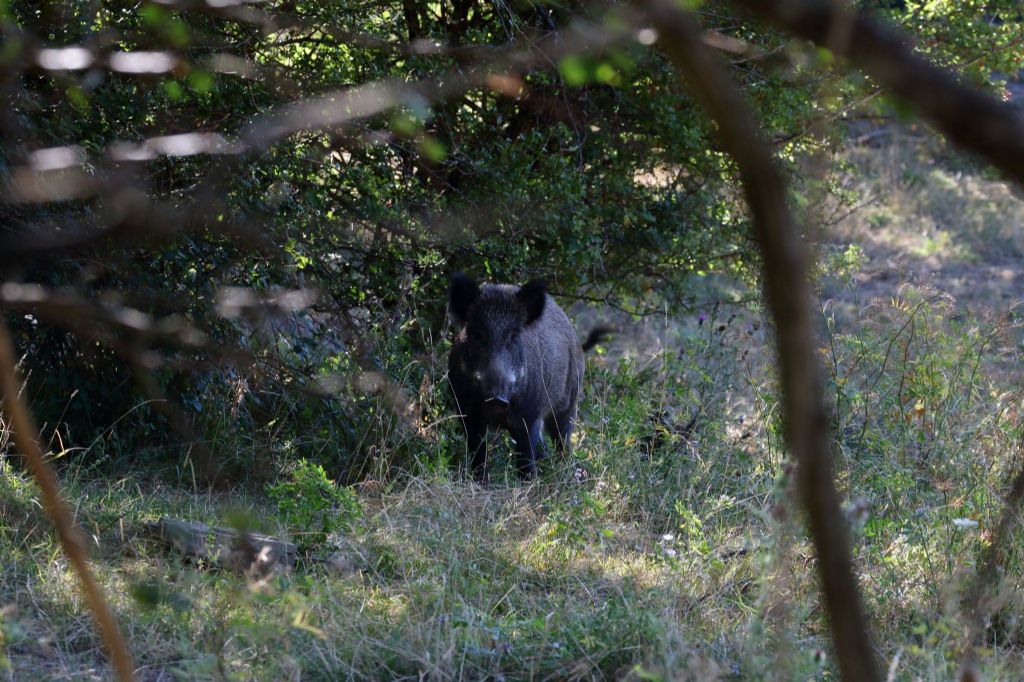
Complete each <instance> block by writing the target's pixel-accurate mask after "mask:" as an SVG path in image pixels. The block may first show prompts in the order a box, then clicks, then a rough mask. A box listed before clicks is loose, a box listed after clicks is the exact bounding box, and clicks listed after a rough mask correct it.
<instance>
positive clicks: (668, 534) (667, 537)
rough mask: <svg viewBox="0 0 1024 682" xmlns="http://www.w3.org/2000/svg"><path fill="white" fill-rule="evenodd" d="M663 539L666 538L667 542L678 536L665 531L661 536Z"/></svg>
mask: <svg viewBox="0 0 1024 682" xmlns="http://www.w3.org/2000/svg"><path fill="white" fill-rule="evenodd" d="M661 539H662V540H664V541H665V542H672V541H673V540H675V539H676V536H675V535H672V533H665V534H664V535H662V536H661Z"/></svg>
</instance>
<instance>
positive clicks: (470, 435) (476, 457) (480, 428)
mask: <svg viewBox="0 0 1024 682" xmlns="http://www.w3.org/2000/svg"><path fill="white" fill-rule="evenodd" d="M462 427H463V428H464V429H465V430H466V458H465V460H463V461H464V462H465V461H468V463H469V469H470V470H471V471H472V472H473V478H475V479H476V481H477V482H479V483H483V484H486V482H487V440H486V435H487V424H486V422H485V421H483V419H481V417H480V416H479V415H477V414H473V413H470V414H467V415H463V416H462ZM453 464H457V462H453ZM457 466H458V464H457Z"/></svg>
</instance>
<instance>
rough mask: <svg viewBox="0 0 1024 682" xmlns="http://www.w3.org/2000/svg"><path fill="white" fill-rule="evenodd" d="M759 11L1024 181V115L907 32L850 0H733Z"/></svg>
mask: <svg viewBox="0 0 1024 682" xmlns="http://www.w3.org/2000/svg"><path fill="white" fill-rule="evenodd" d="M734 4H736V5H739V6H741V7H745V8H746V9H747V10H749V11H750V12H752V13H753V14H754V15H755V16H757V17H759V18H760V19H762V20H764V21H766V22H768V23H770V24H773V25H774V26H777V27H778V28H781V29H783V30H785V31H787V32H788V33H792V34H793V35H796V36H799V37H801V38H805V39H807V40H810V41H813V42H815V43H817V44H818V45H821V46H823V47H826V48H828V49H829V50H831V51H832V52H833V53H834V54H835V55H836V56H837V57H840V58H847V59H849V60H850V61H851V62H852V63H853V64H854V65H855V66H857V67H858V68H861V69H863V70H864V71H865V72H867V73H868V74H869V75H870V76H871V77H872V78H874V79H876V80H877V81H878V82H879V83H880V84H881V85H882V86H884V87H885V88H888V89H889V90H890V91H892V93H893V94H895V95H898V96H899V97H901V98H903V99H904V100H905V101H906V102H907V103H909V104H910V105H912V106H913V107H914V108H915V109H917V110H918V111H919V112H920V113H921V115H922V116H924V118H926V119H928V120H929V121H930V122H931V123H932V124H933V125H934V126H935V127H936V128H938V129H939V130H940V131H942V132H943V133H944V134H946V135H947V136H949V139H950V140H952V141H953V142H954V143H956V144H957V145H958V146H960V147H962V148H963V149H966V150H968V151H971V152H974V153H976V154H978V155H980V156H981V157H983V158H984V159H985V160H986V161H988V162H989V163H991V164H992V165H993V166H995V167H996V168H998V169H999V170H1001V171H1003V172H1004V173H1005V174H1006V175H1007V176H1009V177H1010V178H1012V179H1013V180H1014V181H1016V182H1017V184H1018V185H1020V186H1022V187H1024V119H1022V118H1021V116H1020V114H1019V111H1018V110H1017V109H1015V108H1014V107H1012V106H1010V105H1008V104H1007V103H1005V102H1001V101H999V100H998V99H996V98H995V97H993V96H991V95H988V94H986V93H984V92H981V91H980V90H978V89H977V88H973V87H971V86H969V85H967V84H965V83H962V82H961V81H960V80H958V79H957V77H956V76H955V75H954V74H953V73H951V72H950V71H947V70H945V69H941V68H939V67H937V66H935V65H934V64H932V63H931V62H929V61H928V59H927V58H925V57H923V56H921V55H920V54H917V53H916V52H914V49H913V47H912V42H911V39H910V38H909V37H907V36H906V35H903V34H902V33H900V32H898V31H895V30H893V29H890V28H888V27H886V26H885V25H883V24H882V23H881V22H879V21H878V20H877V19H875V18H873V17H872V16H871V14H870V13H868V12H866V11H863V10H856V9H854V8H853V7H850V6H848V5H847V4H846V2H845V0H840V1H838V2H833V1H829V0H784V1H783V2H760V1H758V0H734Z"/></svg>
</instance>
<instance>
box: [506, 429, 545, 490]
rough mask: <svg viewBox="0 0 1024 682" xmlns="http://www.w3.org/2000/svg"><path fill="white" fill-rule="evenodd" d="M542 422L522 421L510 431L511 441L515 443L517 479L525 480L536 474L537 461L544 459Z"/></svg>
mask: <svg viewBox="0 0 1024 682" xmlns="http://www.w3.org/2000/svg"><path fill="white" fill-rule="evenodd" d="M543 424H544V422H543V420H541V419H539V418H538V419H535V420H533V421H532V422H527V421H525V420H524V421H523V422H522V424H521V426H519V427H518V428H514V429H512V439H513V440H514V441H515V442H516V471H517V472H518V473H519V478H521V479H522V480H524V481H525V480H527V479H530V478H533V477H534V476H535V475H536V474H537V460H539V459H543V458H544V435H543V431H542V427H543Z"/></svg>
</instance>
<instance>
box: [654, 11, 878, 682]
mask: <svg viewBox="0 0 1024 682" xmlns="http://www.w3.org/2000/svg"><path fill="white" fill-rule="evenodd" d="M646 6H647V7H648V8H649V10H650V14H651V16H652V18H653V19H654V22H655V25H656V26H657V28H658V30H659V32H660V33H661V34H662V36H663V40H662V45H663V46H664V49H665V51H666V52H667V53H668V54H669V56H670V58H671V59H672V61H673V62H674V63H675V65H676V67H677V68H678V69H679V71H680V72H681V73H682V75H683V76H684V77H685V78H686V80H687V82H688V83H689V85H690V87H691V89H692V90H693V92H694V94H696V96H697V98H698V99H699V100H700V102H701V104H702V105H703V107H704V109H705V110H706V111H707V113H708V115H709V116H710V117H711V119H713V120H714V121H715V123H717V125H718V135H719V138H720V140H721V143H722V146H723V147H724V149H725V150H726V151H727V152H728V153H729V155H730V156H731V157H732V158H733V159H734V160H735V161H736V165H737V166H738V168H739V173H740V177H741V179H742V181H743V186H744V190H745V193H746V197H747V202H748V203H749V205H750V209H751V212H752V213H753V218H754V220H753V223H754V236H755V239H756V240H757V244H758V247H759V248H760V251H761V256H762V258H763V262H764V265H763V272H764V289H765V297H766V299H767V302H768V308H769V309H770V311H771V315H772V318H773V320H774V322H775V338H776V348H777V353H778V360H779V375H780V380H781V384H782V396H783V415H784V420H785V435H786V442H787V444H788V446H789V449H790V450H791V452H792V453H793V457H794V458H795V459H796V462H797V490H798V492H799V495H800V499H801V502H802V503H803V507H804V510H805V511H806V513H807V521H808V524H809V525H810V530H811V537H812V539H813V540H814V546H815V550H816V554H817V558H818V571H819V574H820V576H821V583H822V592H823V593H824V600H825V607H826V609H827V612H828V617H829V623H830V625H831V629H832V641H833V644H834V646H835V650H836V658H837V660H838V663H839V667H840V670H841V671H842V676H843V679H845V680H879V679H881V674H880V670H879V667H878V663H877V661H876V657H875V652H874V647H873V645H872V642H871V636H870V633H869V629H868V623H867V618H866V616H865V613H864V606H863V603H862V601H861V597H860V589H859V587H858V584H857V577H856V574H855V573H854V570H853V562H852V560H851V557H850V545H849V537H848V535H849V534H848V531H847V528H846V521H845V517H844V516H843V514H842V510H841V508H840V504H839V495H838V493H837V492H836V488H835V483H834V481H833V478H832V451H831V435H830V433H829V419H828V412H827V409H826V407H825V402H824V395H823V391H822V385H821V378H820V376H819V367H818V363H817V360H816V358H817V354H816V353H815V346H816V344H815V333H814V325H813V322H812V316H811V312H810V305H809V304H810V301H811V291H810V287H809V286H808V282H807V276H808V272H807V253H806V249H805V248H804V245H803V242H802V241H801V238H800V234H799V232H798V231H797V229H796V226H795V225H794V223H793V217H792V214H791V212H790V210H789V206H788V205H787V204H786V197H787V193H786V183H785V180H784V178H783V176H782V173H781V172H780V171H779V169H778V168H777V167H776V165H775V161H774V158H773V157H772V153H771V149H770V147H769V146H768V144H767V142H766V141H765V140H764V138H763V137H762V135H761V134H760V132H759V127H758V124H757V122H756V121H755V119H754V118H753V115H752V114H751V113H750V111H749V110H748V108H747V106H746V104H745V103H744V101H743V98H742V96H741V95H740V93H739V91H738V90H737V89H736V87H735V86H734V85H733V84H732V79H731V78H730V76H729V74H728V72H727V71H726V69H725V68H724V66H723V65H722V64H721V63H720V62H719V61H718V60H717V59H716V58H715V57H714V56H713V55H712V54H711V53H710V52H709V50H708V49H707V48H706V47H704V45H703V44H702V42H701V41H700V31H699V29H698V27H697V24H696V22H695V21H694V19H693V18H692V16H691V15H690V14H688V13H686V12H684V11H682V10H680V9H679V8H678V6H677V5H676V4H675V3H673V2H671V0H651V1H650V2H648V3H647V5H646Z"/></svg>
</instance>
